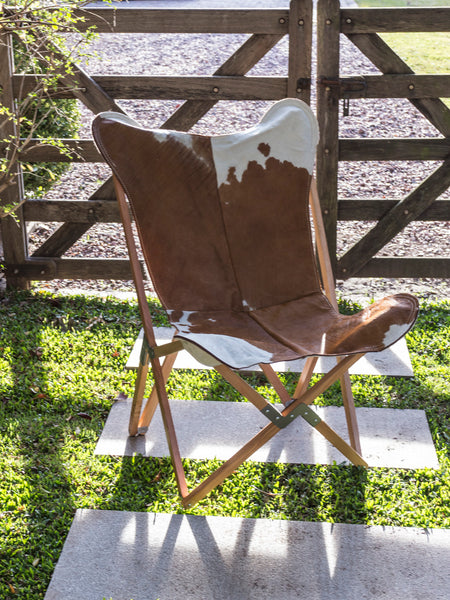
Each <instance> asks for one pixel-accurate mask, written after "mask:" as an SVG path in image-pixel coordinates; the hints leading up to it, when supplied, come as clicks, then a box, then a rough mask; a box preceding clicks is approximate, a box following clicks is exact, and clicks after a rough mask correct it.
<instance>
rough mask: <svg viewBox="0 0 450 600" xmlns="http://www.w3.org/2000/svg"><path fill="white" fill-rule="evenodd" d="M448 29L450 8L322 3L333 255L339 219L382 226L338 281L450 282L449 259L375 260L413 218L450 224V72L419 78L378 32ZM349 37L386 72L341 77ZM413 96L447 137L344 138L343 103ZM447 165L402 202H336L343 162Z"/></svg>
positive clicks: (321, 177) (323, 163)
mask: <svg viewBox="0 0 450 600" xmlns="http://www.w3.org/2000/svg"><path fill="white" fill-rule="evenodd" d="M417 31H419V32H436V31H450V8H401V9H393V8H390V9H381V8H376V9H357V8H355V9H353V8H352V9H340V6H339V2H338V0H319V2H318V14H317V72H318V75H317V96H318V101H317V115H318V120H319V123H320V126H321V141H320V146H319V148H318V154H317V171H318V188H319V194H320V198H321V203H322V209H323V213H324V221H325V227H326V231H327V238H328V244H329V247H330V253H331V254H332V255H333V256H335V255H336V252H335V249H336V231H337V221H338V220H352V221H353V220H354V221H358V220H359V221H376V223H377V224H376V225H375V227H373V228H372V229H371V230H370V231H369V232H368V233H366V234H365V235H364V237H362V238H361V239H360V240H359V241H358V242H357V243H356V244H355V245H354V246H353V247H352V248H350V249H349V250H348V251H347V252H346V253H345V254H344V255H343V256H341V257H340V258H339V259H336V263H335V274H336V276H337V278H341V279H347V278H349V277H353V276H358V277H438V278H448V277H450V257H439V258H431V257H424V258H415V257H408V258H394V257H392V258H391V257H386V258H384V257H383V258H378V257H375V255H376V254H377V253H378V252H379V250H381V248H383V247H384V246H385V245H386V244H387V243H388V242H390V241H391V240H392V239H393V238H394V237H395V236H396V235H397V234H398V233H399V232H400V231H402V229H404V228H405V227H406V225H408V224H409V223H411V221H414V220H424V221H448V220H450V201H449V200H437V198H438V197H439V196H440V195H441V194H442V193H443V192H445V190H446V189H447V188H448V187H449V186H450V110H449V109H448V108H447V106H446V105H445V104H444V103H443V102H442V101H441V100H440V99H439V98H440V97H447V98H448V97H450V75H416V74H415V73H414V72H413V70H412V69H411V68H410V67H409V66H408V65H407V64H406V63H405V62H404V61H403V60H402V59H401V58H400V57H399V56H398V55H397V54H396V53H395V52H394V51H393V50H392V48H390V47H389V46H388V45H387V44H386V43H385V42H384V41H383V39H382V38H381V37H380V36H379V35H378V34H379V33H386V32H417ZM341 36H346V37H347V38H348V39H349V40H350V41H351V42H352V43H353V44H354V45H355V46H356V47H357V48H359V50H361V52H362V53H363V54H364V55H365V56H367V58H368V59H369V60H370V61H371V62H372V63H373V64H374V65H375V66H376V67H377V68H378V69H379V70H380V71H381V75H364V74H362V73H358V74H357V75H355V76H353V77H341V75H340V65H339V47H340V39H341ZM356 98H407V99H408V100H409V101H410V102H411V103H412V104H413V105H414V106H415V107H416V109H418V110H419V111H420V112H421V113H422V114H423V115H424V116H425V117H426V118H427V119H428V120H429V121H430V122H431V123H432V124H433V125H434V127H435V128H436V129H437V130H438V131H439V132H440V133H441V134H442V136H443V137H442V138H429V139H399V138H394V139H385V138H383V139H366V138H365V139H339V132H338V128H339V111H340V105H339V100H341V99H342V100H343V101H349V100H350V99H356ZM380 160H381V161H399V160H412V161H422V160H427V161H442V164H441V166H439V168H437V169H436V170H435V171H434V172H433V173H432V174H431V175H430V176H429V177H427V178H426V179H425V181H423V182H422V183H421V184H420V185H419V186H418V187H417V188H416V189H415V190H414V191H412V192H411V193H410V194H408V196H406V197H405V198H403V199H401V200H389V199H380V200H367V199H358V198H352V199H348V200H343V199H339V198H338V191H337V177H338V165H339V161H380Z"/></svg>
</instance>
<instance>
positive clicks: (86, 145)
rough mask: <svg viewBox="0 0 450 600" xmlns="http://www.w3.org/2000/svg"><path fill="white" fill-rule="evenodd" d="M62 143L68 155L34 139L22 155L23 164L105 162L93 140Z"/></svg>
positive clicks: (64, 140) (69, 140) (70, 140)
mask: <svg viewBox="0 0 450 600" xmlns="http://www.w3.org/2000/svg"><path fill="white" fill-rule="evenodd" d="M60 140H61V142H62V143H63V144H64V147H65V149H66V151H67V153H65V152H63V151H62V150H60V149H59V148H58V147H57V146H52V145H50V144H47V143H46V142H45V140H40V139H32V140H31V141H30V143H29V144H28V146H27V148H26V149H25V150H24V151H23V152H21V153H20V155H19V158H20V160H21V161H22V162H30V163H35V162H104V159H103V157H102V155H101V154H100V152H99V151H98V150H97V147H96V146H95V144H94V142H93V141H92V140H78V139H63V138H60Z"/></svg>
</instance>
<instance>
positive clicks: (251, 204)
mask: <svg viewBox="0 0 450 600" xmlns="http://www.w3.org/2000/svg"><path fill="white" fill-rule="evenodd" d="M93 132H94V138H95V141H96V143H97V145H98V146H99V148H100V150H101V152H102V154H103V155H104V156H105V157H106V159H107V161H108V162H109V164H110V166H111V168H112V170H113V172H114V173H115V175H116V176H117V177H118V179H119V181H120V182H121V184H122V186H123V188H124V190H125V192H126V194H127V196H128V199H129V201H130V204H131V207H132V211H133V213H134V218H135V221H136V225H137V230H138V233H139V237H140V241H141V245H142V249H143V252H144V256H145V259H146V262H147V265H148V268H149V271H150V275H151V277H152V281H153V284H154V286H155V289H156V292H157V294H158V296H159V297H160V299H161V301H162V303H163V305H164V306H165V307H166V308H167V309H172V310H230V309H231V310H237V311H242V310H244V311H248V310H252V309H257V308H263V307H266V306H273V305H276V304H280V303H284V302H288V301H290V300H294V299H297V298H300V297H302V296H306V295H310V294H312V293H315V292H318V291H320V283H319V279H318V274H317V271H316V266H315V258H314V250H313V245H312V240H311V230H310V220H309V206H308V194H309V186H310V180H311V174H312V169H313V164H314V158H315V151H316V144H317V141H318V127H317V122H316V119H315V117H314V114H313V113H312V111H311V109H310V108H309V106H307V105H306V104H305V103H303V102H301V101H299V100H295V99H286V100H281V101H280V102H277V103H276V104H274V105H273V106H272V107H271V108H270V109H269V111H268V112H267V113H266V114H265V115H264V117H263V118H262V120H261V122H260V123H259V124H258V125H256V126H255V127H253V128H251V129H249V130H247V131H243V132H239V133H235V134H230V135H223V136H211V137H209V136H200V135H193V134H187V133H182V132H176V131H168V130H146V129H143V128H141V127H140V126H139V125H138V124H137V123H136V122H134V121H133V120H132V119H129V118H128V117H124V116H123V115H120V114H118V113H110V112H109V113H101V114H100V115H98V116H97V117H96V119H95V120H94V124H93Z"/></svg>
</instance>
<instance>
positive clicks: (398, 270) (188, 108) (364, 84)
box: [0, 0, 450, 287]
mask: <svg viewBox="0 0 450 600" xmlns="http://www.w3.org/2000/svg"><path fill="white" fill-rule="evenodd" d="M80 14H82V15H83V16H84V18H85V21H84V24H83V28H84V29H87V28H88V27H91V26H95V27H96V28H97V31H98V32H99V33H100V34H101V35H103V34H117V33H157V34H168V35H169V34H199V33H201V34H217V33H219V34H224V35H228V34H245V36H244V37H243V41H242V45H241V46H240V47H239V48H238V49H237V50H236V51H235V52H234V53H233V54H232V55H231V56H230V57H229V58H228V59H227V60H226V61H225V62H224V63H223V64H222V65H221V66H220V67H219V68H218V69H217V70H216V71H215V72H214V73H212V74H211V75H210V76H201V77H200V76H196V77H192V76H190V77H182V76H143V75H131V76H130V75H92V76H91V75H90V74H89V73H87V72H86V71H85V70H83V69H82V68H81V67H80V66H78V65H73V73H72V74H70V75H68V74H66V75H65V76H62V77H61V80H60V82H59V86H58V90H57V93H56V96H55V97H57V98H78V99H79V100H80V101H81V102H82V103H83V104H84V105H85V106H86V107H88V108H89V109H90V110H91V111H92V113H93V114H97V113H98V112H101V111H104V110H119V111H122V108H120V106H119V105H118V104H117V103H116V100H118V99H137V100H142V99H149V100H150V99H151V100H179V101H181V102H182V103H181V105H180V106H179V107H178V108H177V109H176V110H175V112H174V113H173V114H172V115H171V116H170V117H169V118H168V119H167V120H166V122H165V123H164V124H163V125H162V127H163V128H170V129H178V130H183V131H187V130H189V129H190V128H191V127H192V126H193V125H194V124H195V123H196V122H197V121H198V120H199V119H201V118H202V117H203V116H204V115H205V114H206V113H207V112H208V110H210V109H211V108H212V107H213V106H215V104H216V103H217V102H218V101H223V100H226V101H242V100H278V99H281V98H285V97H297V98H301V99H302V100H304V101H306V102H308V103H309V100H310V91H311V63H312V28H313V21H312V14H313V11H312V2H311V0H292V1H291V3H290V5H289V7H288V8H282V9H279V8H274V9H257V8H255V9H252V8H249V9H228V10H219V9H153V8H147V7H145V8H129V7H128V6H120V7H117V8H111V7H104V8H103V7H102V8H95V9H89V10H85V11H82V12H80ZM409 31H424V32H431V31H450V8H423V9H416V8H402V9H356V8H355V9H353V8H352V9H341V8H340V5H339V2H338V0H318V10H317V81H316V87H317V116H318V120H319V125H320V130H321V141H320V144H319V148H318V155H317V178H318V185H319V192H320V196H321V202H322V210H323V216H324V221H325V227H326V232H327V238H328V243H329V246H330V250H331V253H332V255H333V256H334V255H335V254H336V241H337V225H338V222H339V221H350V220H352V221H355V220H356V221H357V220H362V221H375V222H376V225H375V227H374V228H373V229H372V230H371V231H369V232H368V233H367V234H366V235H365V236H364V237H363V238H361V239H360V240H359V241H358V242H357V243H356V244H355V246H354V247H353V248H351V249H350V250H348V251H347V252H346V254H345V255H344V256H342V257H339V258H338V257H336V260H335V271H336V275H337V276H338V277H339V278H344V279H345V278H347V277H351V276H356V275H357V276H361V277H450V259H449V258H432V257H429V258H428V257H425V258H414V257H409V258H394V257H392V258H391V257H387V258H380V257H377V256H376V254H377V253H378V251H379V250H380V249H381V248H382V247H383V246H384V245H386V244H387V243H388V242H389V241H390V240H391V239H392V238H393V237H394V236H395V235H396V234H397V233H398V232H399V231H401V230H402V229H403V228H404V227H405V226H406V225H407V224H408V223H410V222H411V221H413V220H418V221H427V222H429V221H446V220H449V218H450V201H449V200H440V199H438V198H439V195H440V194H442V192H444V191H445V190H446V189H447V188H448V186H449V185H450V168H449V166H450V165H449V160H450V159H449V157H450V111H449V109H448V108H447V106H446V105H445V104H444V103H443V102H442V101H441V100H440V98H441V97H448V96H450V75H442V74H439V75H437V74H428V75H418V74H416V73H414V72H413V70H412V69H411V68H410V67H409V65H407V64H406V63H405V62H404V61H403V60H402V59H401V58H400V57H399V56H397V54H396V53H395V52H394V51H393V50H392V49H391V48H390V47H389V46H388V45H387V44H386V42H385V41H384V40H383V39H382V38H381V37H380V36H379V34H380V33H384V32H409ZM286 36H287V38H288V53H289V55H288V61H287V72H286V73H284V74H283V76H280V77H268V76H267V77H261V76H248V75H247V73H248V72H249V71H250V70H251V69H252V68H253V67H254V66H255V65H256V64H257V63H258V62H259V61H260V60H261V59H262V58H263V57H264V56H265V55H266V54H267V52H269V51H270V50H271V49H272V48H273V47H274V46H275V45H276V44H277V43H278V42H279V41H280V40H281V39H282V38H284V37H286ZM343 36H346V37H347V38H348V39H349V40H350V41H351V42H352V43H353V44H354V45H355V46H356V47H357V48H359V50H361V51H362V52H363V53H364V54H365V55H366V56H367V57H368V58H369V60H370V61H371V62H372V63H373V64H374V65H375V66H376V67H377V68H378V69H379V70H380V75H373V74H364V73H357V74H356V75H354V76H351V77H348V76H345V77H342V76H341V72H340V64H339V57H340V40H341V38H342V37H343ZM12 52H13V51H12V43H11V40H10V39H9V38H7V37H6V36H4V35H3V37H2V43H1V44H0V67H1V68H0V85H1V96H0V101H1V102H2V103H3V104H5V105H6V106H10V107H11V106H13V105H14V102H15V101H17V100H18V99H20V98H21V97H24V96H26V95H27V94H28V93H29V92H30V91H31V90H32V89H33V87H34V85H35V84H36V79H37V77H36V76H32V75H23V74H20V73H16V72H14V69H13V60H12ZM361 98H381V99H383V98H406V99H408V100H409V101H410V102H411V103H412V105H413V106H415V107H416V108H417V109H418V110H419V111H420V112H421V113H422V114H423V115H424V116H425V117H426V118H427V119H429V121H430V122H431V123H432V124H433V125H434V126H435V127H436V128H437V129H438V131H439V132H440V134H441V137H438V138H428V139H423V138H420V139H410V138H408V139H399V138H393V139H367V138H365V139H356V138H355V139H353V138H352V139H341V138H339V119H340V101H341V100H343V101H347V102H348V101H349V100H354V99H361ZM0 119H1V116H0ZM8 128H9V129H8V131H9V134H10V135H14V136H18V135H19V134H18V132H17V131H16V130H15V129H14V127H13V126H12V125H11V124H9V125H8ZM63 141H64V145H65V147H66V148H67V149H68V150H69V151H70V155H68V154H67V153H62V152H60V151H59V150H58V148H56V147H55V146H52V145H49V144H46V143H45V141H43V140H39V139H35V140H32V141H31V143H29V144H28V145H27V148H26V150H25V151H24V152H23V153H22V154H21V155H20V157H19V158H20V161H23V162H30V163H33V162H68V161H69V162H79V163H81V162H93V163H94V162H103V159H102V157H101V156H100V155H99V153H98V151H97V149H96V147H95V145H94V143H93V141H92V140H90V139H71V140H63ZM380 160H381V161H391V160H395V161H397V160H411V161H438V162H441V163H442V164H441V165H440V166H439V167H438V168H437V169H436V170H435V171H434V173H432V174H431V175H430V176H429V177H428V178H427V179H425V181H423V182H422V183H421V184H420V185H419V186H418V187H417V189H416V190H413V191H412V192H411V193H410V194H409V195H408V196H407V197H406V198H403V199H401V200H394V199H389V198H387V199H386V198H380V199H363V198H350V199H339V198H338V187H337V184H338V168H339V162H340V161H380ZM8 194H9V199H10V201H11V200H15V201H20V200H21V199H23V190H22V186H21V182H20V179H19V180H18V182H17V184H16V185H15V186H13V187H12V188H11V189H10V190H9V191H8ZM29 221H33V222H36V221H37V222H57V223H61V226H60V227H59V229H57V230H56V231H55V232H54V233H53V234H52V235H51V236H50V237H49V238H48V239H47V240H46V241H45V242H43V244H42V245H41V246H40V247H39V248H38V249H37V250H35V251H34V253H33V255H31V256H30V255H29V254H28V248H27V235H26V223H27V222H29ZM119 221H120V217H119V211H118V207H117V203H116V201H115V196H114V190H113V186H112V182H111V179H108V180H107V181H105V182H104V183H103V185H102V186H101V187H100V188H99V189H98V190H96V191H95V192H94V193H93V194H92V195H91V196H90V198H89V199H88V200H83V201H80V200H76V199H73V200H68V201H67V200H30V201H27V202H25V203H24V204H23V206H22V208H21V209H20V210H19V211H18V224H19V226H17V223H16V222H14V221H13V220H12V218H6V219H3V220H2V222H1V227H2V235H3V246H4V254H5V263H6V272H7V279H8V285H16V286H21V287H25V286H26V285H28V283H29V281H30V280H41V279H53V278H58V279H65V278H68V279H77V278H80V279H95V278H101V279H105V278H106V279H115V278H116V279H130V278H131V272H130V268H129V264H128V261H127V260H125V259H113V260H111V259H109V260H107V259H78V258H77V259H68V258H63V254H64V253H65V252H66V251H67V250H68V249H69V248H70V247H71V246H72V245H73V244H74V243H76V242H77V240H78V239H79V238H80V237H81V236H83V235H84V233H86V231H88V230H89V228H90V227H91V226H92V225H93V224H95V223H117V222H119Z"/></svg>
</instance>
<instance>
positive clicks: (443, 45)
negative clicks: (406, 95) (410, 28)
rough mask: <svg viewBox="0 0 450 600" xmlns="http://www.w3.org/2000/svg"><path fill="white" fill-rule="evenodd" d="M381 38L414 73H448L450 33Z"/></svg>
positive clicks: (421, 2) (397, 1)
mask: <svg viewBox="0 0 450 600" xmlns="http://www.w3.org/2000/svg"><path fill="white" fill-rule="evenodd" d="M357 3H358V6H360V7H366V8H380V7H396V6H397V7H414V6H417V7H432V6H450V1H449V0H433V1H431V2H430V1H428V0H357ZM381 37H382V38H383V39H384V41H385V42H386V43H387V44H389V46H391V48H392V49H393V50H394V51H395V52H396V53H397V54H398V55H399V56H400V57H401V58H402V59H403V60H404V61H405V62H406V63H407V64H408V65H409V66H410V67H411V69H413V71H415V72H416V73H418V74H446V73H450V52H449V48H450V32H434V33H426V32H414V33H383V34H381ZM449 93H450V91H449ZM447 103H448V104H450V103H449V102H447Z"/></svg>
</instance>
